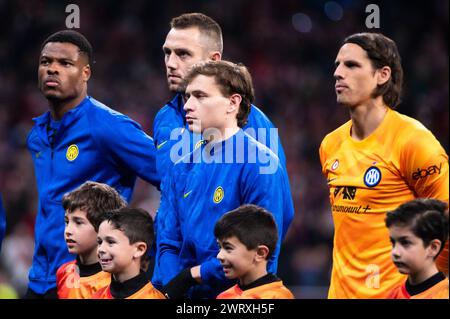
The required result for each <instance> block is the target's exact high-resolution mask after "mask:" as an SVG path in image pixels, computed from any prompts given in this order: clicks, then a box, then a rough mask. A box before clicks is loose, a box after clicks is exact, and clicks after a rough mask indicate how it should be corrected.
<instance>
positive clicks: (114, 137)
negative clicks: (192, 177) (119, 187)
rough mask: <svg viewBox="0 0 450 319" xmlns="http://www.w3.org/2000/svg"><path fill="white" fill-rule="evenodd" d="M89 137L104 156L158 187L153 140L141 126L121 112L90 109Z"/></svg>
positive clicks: (158, 179) (158, 180)
mask: <svg viewBox="0 0 450 319" xmlns="http://www.w3.org/2000/svg"><path fill="white" fill-rule="evenodd" d="M93 113H94V114H93V115H92V118H91V123H90V124H91V129H92V131H93V134H92V136H93V137H94V139H95V140H96V142H97V144H98V145H99V147H100V148H101V149H102V150H103V151H104V152H105V156H106V157H108V156H109V157H111V158H112V159H113V160H114V161H116V162H118V163H119V164H120V165H123V166H124V167H125V168H126V169H128V170H130V171H132V172H133V173H135V174H136V175H137V176H139V177H140V178H142V179H143V180H145V181H147V182H149V183H151V184H153V185H154V186H156V187H159V184H160V178H159V176H158V173H157V171H156V149H155V144H154V142H153V139H152V138H151V137H150V136H148V135H147V134H145V132H144V131H143V130H142V128H141V126H140V125H139V124H138V123H136V122H135V121H133V120H131V119H130V118H129V117H128V116H125V115H122V114H116V115H111V114H104V113H101V112H93Z"/></svg>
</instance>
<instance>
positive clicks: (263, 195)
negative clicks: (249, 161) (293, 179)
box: [200, 164, 294, 285]
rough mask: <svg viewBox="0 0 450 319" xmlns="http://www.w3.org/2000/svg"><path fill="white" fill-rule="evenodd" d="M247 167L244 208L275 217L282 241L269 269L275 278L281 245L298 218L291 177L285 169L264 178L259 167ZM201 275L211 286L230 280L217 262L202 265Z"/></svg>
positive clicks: (243, 195) (243, 193) (278, 243)
mask: <svg viewBox="0 0 450 319" xmlns="http://www.w3.org/2000/svg"><path fill="white" fill-rule="evenodd" d="M247 167H248V168H249V169H247V170H246V171H245V172H244V175H243V179H242V181H241V183H242V184H241V190H242V202H241V204H255V205H258V206H261V207H263V208H265V209H267V210H268V211H269V212H271V213H272V214H273V217H274V219H275V222H276V224H277V229H278V241H277V245H276V248H275V251H274V253H273V255H272V257H271V258H270V260H269V262H268V265H267V268H268V271H269V272H270V273H274V274H275V273H276V272H277V265H278V257H279V254H280V247H281V242H282V241H283V239H284V236H285V234H286V231H287V228H288V227H289V224H290V222H291V221H292V218H293V215H294V206H293V204H292V196H291V192H290V189H288V188H287V187H288V186H289V183H288V180H287V175H286V174H285V171H284V169H283V168H282V167H281V165H279V166H278V169H277V171H276V172H275V173H274V174H261V173H260V172H259V168H260V166H259V165H258V164H254V165H247ZM200 273H201V277H202V281H203V282H205V283H207V284H210V285H212V284H214V283H215V282H217V281H221V282H223V281H224V280H227V279H226V278H225V276H224V274H223V270H222V266H221V265H220V262H219V260H218V259H217V258H211V259H209V260H207V261H205V262H204V263H202V264H201V267H200Z"/></svg>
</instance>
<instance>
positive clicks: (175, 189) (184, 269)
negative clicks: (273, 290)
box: [157, 61, 294, 298]
mask: <svg viewBox="0 0 450 319" xmlns="http://www.w3.org/2000/svg"><path fill="white" fill-rule="evenodd" d="M186 83H187V88H186V98H187V102H186V104H185V105H184V111H186V122H187V124H188V128H189V130H190V131H192V132H195V133H202V134H203V135H205V138H206V139H208V140H209V142H206V141H204V143H197V147H196V148H195V150H194V151H193V152H191V153H190V154H188V155H187V156H185V157H183V158H182V159H180V160H179V161H178V162H177V163H176V164H175V165H174V166H173V168H172V172H171V174H170V178H169V181H168V182H167V181H166V182H164V185H163V190H162V203H161V208H163V209H164V219H162V220H160V221H159V224H160V225H162V226H161V228H160V229H158V230H159V231H160V232H159V236H160V238H159V242H158V244H159V247H158V248H159V250H158V261H159V267H160V269H162V270H163V271H161V272H160V274H159V275H160V276H161V279H162V283H163V285H164V287H163V291H165V292H166V293H167V295H168V296H169V297H170V298H177V297H179V296H180V295H181V294H182V290H183V289H184V288H186V287H189V286H190V284H189V282H191V283H192V280H195V281H196V282H200V281H201V284H200V285H197V286H195V287H194V288H193V289H192V291H191V292H190V297H192V298H204V297H206V298H212V297H215V296H216V295H217V294H218V293H219V292H221V291H223V290H224V289H225V288H227V287H228V286H229V285H230V284H231V283H230V282H229V281H228V280H226V279H225V276H224V273H223V270H222V267H221V266H220V263H219V261H218V259H217V258H216V255H217V253H218V246H217V244H216V240H215V238H214V234H213V230H214V225H215V223H216V221H217V220H218V219H219V218H220V217H221V216H222V215H223V214H224V213H226V212H227V211H230V210H233V209H235V208H237V207H239V206H241V205H242V204H255V205H259V206H261V207H264V208H266V209H267V210H269V211H271V212H272V214H273V215H274V218H275V221H276V223H277V226H278V231H279V241H278V243H277V248H276V251H275V252H274V255H273V257H272V259H271V260H270V262H269V266H268V270H269V272H272V273H275V272H276V268H277V260H278V255H279V250H280V245H281V241H282V240H283V238H284V236H285V234H286V232H287V229H288V227H289V224H290V223H291V220H292V218H293V215H294V209H293V201H292V196H291V192H290V186H289V179H288V176H287V173H286V170H285V168H284V165H282V164H281V163H280V160H279V158H278V157H277V156H276V155H275V154H274V153H273V152H272V151H271V150H270V149H269V148H268V147H266V146H265V145H263V144H261V143H258V142H257V141H256V140H255V139H254V138H252V137H251V136H249V135H248V134H246V133H245V132H244V131H243V130H242V129H241V128H242V127H244V125H245V123H246V120H247V118H248V114H249V113H250V110H251V109H252V107H251V102H252V101H253V88H252V84H251V76H250V74H249V73H248V70H247V69H246V68H245V67H244V66H238V65H236V64H234V63H231V62H226V61H216V62H207V63H205V64H203V65H197V66H195V67H193V68H192V70H191V71H190V73H188V75H187V78H186ZM224 92H226V93H224ZM211 129H214V131H215V134H216V135H215V136H214V137H211V134H210V133H207V132H208V131H209V132H211ZM205 133H206V134H205ZM158 217H159V216H157V218H158ZM189 271H190V275H189ZM185 274H187V275H188V276H187V277H186V276H185ZM178 286H180V289H178Z"/></svg>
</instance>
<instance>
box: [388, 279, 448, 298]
mask: <svg viewBox="0 0 450 319" xmlns="http://www.w3.org/2000/svg"><path fill="white" fill-rule="evenodd" d="M389 299H448V278H446V277H445V275H444V274H443V273H438V274H436V275H434V276H433V277H431V278H429V279H427V280H426V281H425V282H423V283H421V284H419V285H417V286H411V285H409V283H408V282H407V281H406V282H405V283H404V284H402V285H401V286H398V287H397V288H395V289H394V290H393V291H392V293H391V294H390V295H389Z"/></svg>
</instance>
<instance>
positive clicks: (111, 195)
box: [56, 182, 126, 299]
mask: <svg viewBox="0 0 450 319" xmlns="http://www.w3.org/2000/svg"><path fill="white" fill-rule="evenodd" d="M62 204H63V207H64V210H65V211H66V213H65V216H64V219H65V223H66V227H65V231H64V238H65V240H66V243H67V248H68V250H69V253H71V254H76V255H77V257H76V260H73V261H70V262H67V263H65V264H63V265H62V266H61V267H60V268H59V269H58V270H57V272H56V282H57V293H58V298H60V299H88V298H91V297H92V295H93V294H94V293H95V292H96V291H97V290H98V289H99V288H101V287H104V286H107V285H108V284H109V283H110V281H111V275H110V274H108V273H106V272H104V271H102V268H101V266H100V263H99V262H98V257H97V231H98V225H99V221H100V218H101V216H102V214H104V213H105V212H107V211H111V210H114V209H119V208H122V207H125V206H126V203H125V201H124V200H123V199H122V197H120V195H119V193H118V192H117V191H116V190H115V189H114V188H112V187H110V186H108V185H106V184H101V183H96V182H86V183H84V184H82V185H81V186H80V187H78V188H77V189H75V190H74V191H72V192H70V193H68V194H66V195H64V196H63V199H62Z"/></svg>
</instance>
